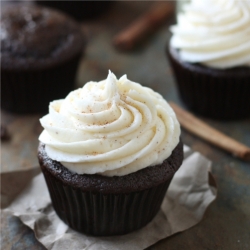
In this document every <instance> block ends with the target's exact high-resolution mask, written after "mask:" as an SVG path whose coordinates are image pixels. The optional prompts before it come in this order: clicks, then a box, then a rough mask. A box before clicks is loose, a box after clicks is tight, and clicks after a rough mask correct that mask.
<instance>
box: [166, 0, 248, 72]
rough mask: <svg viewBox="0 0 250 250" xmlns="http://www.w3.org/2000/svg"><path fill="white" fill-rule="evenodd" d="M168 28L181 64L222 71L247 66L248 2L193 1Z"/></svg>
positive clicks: (172, 44) (223, 0)
mask: <svg viewBox="0 0 250 250" xmlns="http://www.w3.org/2000/svg"><path fill="white" fill-rule="evenodd" d="M177 20H178V21H177V25H174V26H172V27H171V31H172V33H173V36H172V38H171V40H170V45H171V46H172V47H174V48H176V49H178V50H179V54H180V57H181V59H182V60H183V61H186V62H190V63H200V64H203V65H205V66H209V67H212V68H218V69H220V68H221V69H225V68H232V67H238V66H250V1H249V0H242V1H239V0H192V1H191V2H190V3H189V4H187V5H186V6H185V7H184V12H183V13H180V14H179V15H178V18H177Z"/></svg>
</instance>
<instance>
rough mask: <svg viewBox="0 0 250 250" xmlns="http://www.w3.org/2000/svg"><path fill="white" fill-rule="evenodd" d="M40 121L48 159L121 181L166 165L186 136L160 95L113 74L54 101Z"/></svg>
mask: <svg viewBox="0 0 250 250" xmlns="http://www.w3.org/2000/svg"><path fill="white" fill-rule="evenodd" d="M40 122H41V124H42V126H43V127H44V131H43V132H42V134H41V135H40V137H39V140H40V141H41V142H43V143H44V144H45V145H46V147H45V150H46V152H47V154H48V156H49V157H50V158H52V159H53V160H56V161H59V162H61V163H62V164H63V165H64V166H66V167H67V168H68V169H70V170H71V171H73V172H76V173H78V174H84V173H85V174H102V175H107V176H114V175H118V176H120V175H126V174H129V173H132V172H135V171H138V170H140V169H142V168H145V167H148V166H153V165H156V164H161V163H162V162H163V161H164V160H165V159H166V158H168V157H169V156H170V155H171V153H172V151H173V149H174V148H175V147H176V146H177V144H178V143H179V137H180V125H179V123H178V121H177V119H176V116H175V113H174V112H173V110H172V109H171V107H170V106H169V105H168V103H167V102H166V101H165V100H164V99H163V97H162V96H161V95H160V94H158V93H156V92H154V91H153V90H151V89H150V88H147V87H143V86H141V85H140V84H138V83H135V82H132V81H129V80H128V79H127V77H126V75H124V76H123V77H121V78H120V79H119V80H117V79H116V77H115V75H114V74H113V73H111V72H109V75H108V77H107V79H106V80H103V81H101V82H88V83H86V84H85V85H84V86H83V88H80V89H77V90H75V91H72V92H71V93H70V94H69V95H68V96H67V97H66V98H65V99H64V100H57V101H53V102H51V103H50V106H49V114H48V115H46V116H44V117H43V118H42V119H40Z"/></svg>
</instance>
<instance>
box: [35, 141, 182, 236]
mask: <svg viewBox="0 0 250 250" xmlns="http://www.w3.org/2000/svg"><path fill="white" fill-rule="evenodd" d="M38 159H39V163H40V166H41V169H42V172H43V174H44V177H45V180H46V183H47V186H48V190H49V193H50V197H51V200H52V204H53V206H54V209H55V211H56V213H57V215H58V216H59V217H60V218H61V219H62V220H63V221H64V222H65V223H66V224H67V225H69V226H70V227H71V228H72V229H74V230H76V231H79V232H81V233H85V234H88V235H94V236H112V235H122V234H127V233H130V232H132V231H135V230H137V229H140V228H142V227H143V226H145V225H146V224H148V223H149V222H150V221H151V220H152V219H153V218H154V217H155V215H156V214H157V212H158V211H159V209H160V206H161V203H162V201H163V198H164V196H165V193H166V191H167V189H168V186H169V184H170V182H171V180H172V178H173V176H174V174H175V173H176V171H177V170H178V169H179V167H180V165H181V163H182V160H183V145H182V142H180V143H179V144H178V145H177V146H176V148H175V149H174V150H173V152H172V154H171V156H170V157H169V158H168V159H166V160H165V161H164V162H163V163H162V164H160V165H156V166H152V167H148V168H144V169H142V170H139V171H137V172H134V173H132V174H129V175H125V176H120V177H119V176H113V177H107V176H101V175H97V174H95V175H86V174H83V175H79V174H76V173H72V172H71V171H69V170H68V169H67V168H65V167H64V166H63V165H62V164H61V163H59V162H57V161H53V160H52V159H51V158H49V157H48V155H47V154H46V151H45V145H44V144H40V145H39V148H38Z"/></svg>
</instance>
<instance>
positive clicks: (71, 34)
mask: <svg viewBox="0 0 250 250" xmlns="http://www.w3.org/2000/svg"><path fill="white" fill-rule="evenodd" d="M1 12H2V13H1V28H0V37H1V55H2V59H1V63H2V66H1V67H2V69H5V70H10V69H17V70H18V69H22V70H25V69H41V68H46V67H50V66H51V65H54V64H58V63H60V62H64V61H66V60H67V59H69V58H71V57H73V56H75V55H76V54H77V53H79V51H81V50H82V49H83V46H84V44H85V42H84V36H83V34H82V32H81V29H80V26H79V25H78V24H77V22H75V21H74V20H73V19H71V18H70V17H69V16H67V15H65V14H63V13H61V12H59V11H56V10H53V9H48V8H44V7H41V6H36V5H25V4H11V5H7V6H4V7H3V8H2V10H1Z"/></svg>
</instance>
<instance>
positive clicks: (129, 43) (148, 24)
mask: <svg viewBox="0 0 250 250" xmlns="http://www.w3.org/2000/svg"><path fill="white" fill-rule="evenodd" d="M173 11H174V4H173V3H171V2H160V3H156V4H153V6H152V7H151V9H150V10H149V11H148V12H147V13H145V14H143V15H142V16H141V17H139V18H138V19H137V20H136V21H134V22H133V23H132V24H131V25H130V26H129V27H127V28H126V29H125V30H123V31H121V32H120V33H119V34H117V35H116V36H115V37H114V39H113V44H114V46H115V47H116V48H117V49H119V50H123V51H128V50H131V49H133V48H134V47H135V46H136V45H137V44H138V43H140V42H141V41H142V40H143V39H145V38H146V37H147V36H148V35H149V34H151V33H153V32H154V31H155V30H156V29H158V28H159V27H160V26H161V25H162V24H163V23H164V21H165V20H166V19H167V18H168V17H169V16H170V15H171V14H172V13H173Z"/></svg>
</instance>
